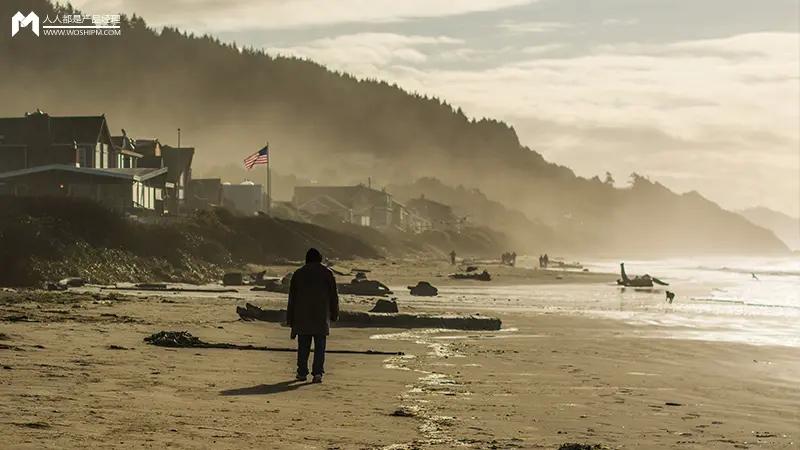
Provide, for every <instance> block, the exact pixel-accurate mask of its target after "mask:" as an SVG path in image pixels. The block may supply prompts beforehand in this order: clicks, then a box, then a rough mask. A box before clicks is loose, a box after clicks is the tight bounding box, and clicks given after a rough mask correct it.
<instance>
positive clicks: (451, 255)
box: [450, 250, 456, 266]
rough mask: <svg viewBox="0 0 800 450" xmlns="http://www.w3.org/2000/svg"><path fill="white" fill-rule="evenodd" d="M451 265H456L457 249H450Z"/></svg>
mask: <svg viewBox="0 0 800 450" xmlns="http://www.w3.org/2000/svg"><path fill="white" fill-rule="evenodd" d="M450 265H453V266H454V265H456V251H455V250H451V251H450Z"/></svg>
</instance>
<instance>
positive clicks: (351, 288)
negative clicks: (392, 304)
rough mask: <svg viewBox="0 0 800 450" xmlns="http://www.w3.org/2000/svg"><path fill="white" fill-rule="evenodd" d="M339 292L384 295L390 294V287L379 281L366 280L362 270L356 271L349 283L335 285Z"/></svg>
mask: <svg viewBox="0 0 800 450" xmlns="http://www.w3.org/2000/svg"><path fill="white" fill-rule="evenodd" d="M336 286H337V288H338V289H339V293H340V294H350V295H370V296H386V295H389V294H392V291H391V289H389V287H388V286H386V285H385V284H383V283H381V282H380V281H375V280H368V279H367V275H366V274H365V273H364V272H358V273H356V276H355V277H354V278H353V279H352V280H350V282H349V283H339V284H337V285H336Z"/></svg>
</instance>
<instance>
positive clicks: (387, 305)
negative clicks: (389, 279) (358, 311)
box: [369, 298, 399, 313]
mask: <svg viewBox="0 0 800 450" xmlns="http://www.w3.org/2000/svg"><path fill="white" fill-rule="evenodd" d="M369 312H373V313H396V312H399V310H398V309H397V302H396V301H395V300H394V299H392V300H384V299H382V298H381V299H378V301H377V302H376V303H375V306H373V307H372V309H370V310H369Z"/></svg>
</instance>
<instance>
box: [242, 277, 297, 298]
mask: <svg viewBox="0 0 800 450" xmlns="http://www.w3.org/2000/svg"><path fill="white" fill-rule="evenodd" d="M292 275H293V273H292V272H289V273H287V274H286V275H284V276H283V277H281V278H279V279H275V278H272V279H264V280H263V281H262V283H261V286H256V287H254V288H252V289H250V290H251V291H266V292H278V293H281V294H288V293H289V286H290V285H291V282H292Z"/></svg>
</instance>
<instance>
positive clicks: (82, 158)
mask: <svg viewBox="0 0 800 450" xmlns="http://www.w3.org/2000/svg"><path fill="white" fill-rule="evenodd" d="M91 151H92V150H91V148H87V147H78V167H90V164H89V152H91Z"/></svg>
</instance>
